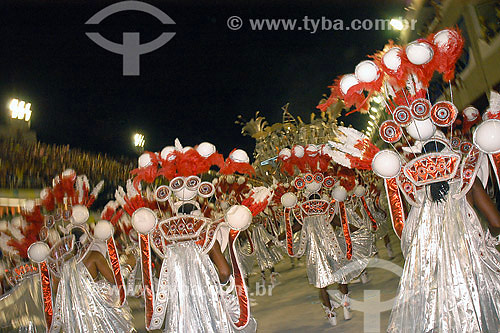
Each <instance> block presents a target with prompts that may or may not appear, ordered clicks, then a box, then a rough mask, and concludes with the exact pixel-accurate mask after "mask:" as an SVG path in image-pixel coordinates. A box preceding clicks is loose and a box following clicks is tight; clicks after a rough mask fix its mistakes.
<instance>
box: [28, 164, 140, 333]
mask: <svg viewBox="0 0 500 333" xmlns="http://www.w3.org/2000/svg"><path fill="white" fill-rule="evenodd" d="M102 185H103V184H102V182H101V183H99V184H98V185H97V186H96V187H95V188H94V190H93V191H92V192H91V191H90V187H89V183H88V180H87V178H86V177H85V176H77V175H76V172H75V171H74V170H71V169H67V170H65V171H63V172H62V173H61V174H59V175H58V176H57V177H56V178H55V179H54V182H53V187H52V188H46V189H44V190H43V191H42V193H41V204H38V203H36V204H35V203H33V204H32V205H31V207H28V208H26V211H27V212H28V214H27V215H26V220H27V222H30V223H28V225H29V229H31V230H32V231H33V230H35V228H36V226H37V225H39V224H40V223H38V222H37V221H41V226H42V227H41V228H40V227H38V230H39V232H33V234H32V235H30V238H31V242H30V243H31V244H30V245H29V247H28V248H27V251H26V252H27V254H28V256H29V258H30V259H31V260H32V261H34V262H35V263H37V264H38V272H39V276H40V279H39V283H40V284H41V286H42V288H41V290H42V293H43V295H42V296H43V297H42V302H43V310H44V313H45V322H46V327H47V331H50V332H59V331H60V330H61V329H62V330H63V331H64V332H99V331H120V332H133V331H135V330H134V328H133V326H132V324H131V321H132V317H131V315H130V312H129V310H128V308H127V306H126V304H125V300H126V299H125V297H126V294H125V290H124V288H123V275H122V273H125V272H123V271H124V270H122V269H121V267H120V263H119V253H118V251H117V248H116V245H115V242H114V240H113V228H112V226H111V224H109V223H108V222H107V221H100V222H98V223H97V224H96V226H95V228H94V233H93V235H92V234H91V233H90V228H89V225H88V224H87V221H88V218H89V210H88V207H90V206H91V205H92V204H93V202H94V201H95V199H96V198H97V195H98V193H99V191H100V189H101V188H102ZM42 213H44V214H42ZM58 231H61V232H62V233H63V234H62V236H63V237H62V238H60V239H59V240H55V239H54V237H52V239H53V240H52V241H54V242H55V244H53V245H52V247H51V248H50V247H49V245H48V243H49V241H50V240H51V237H50V235H51V234H53V233H57V232H58ZM58 236H59V235H58ZM57 238H59V237H57ZM94 240H96V241H94ZM97 240H100V242H102V243H103V244H105V245H104V248H105V249H104V250H103V252H104V254H105V255H109V259H110V261H111V264H112V266H113V269H111V268H110V267H109V265H108V262H107V259H106V258H105V257H104V256H103V254H102V253H101V252H100V251H101V249H100V248H101V246H99V245H96V244H97ZM33 241H34V242H33ZM131 261H132V262H133V258H131ZM99 276H102V277H103V278H104V279H102V280H99V281H94V280H95V279H97V278H98V277H99ZM105 280H107V281H105ZM115 285H116V286H115ZM53 299H54V301H53Z"/></svg>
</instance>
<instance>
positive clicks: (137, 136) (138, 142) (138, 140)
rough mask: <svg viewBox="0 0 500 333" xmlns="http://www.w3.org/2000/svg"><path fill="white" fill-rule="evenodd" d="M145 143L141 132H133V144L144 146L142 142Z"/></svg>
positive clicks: (139, 146)
mask: <svg viewBox="0 0 500 333" xmlns="http://www.w3.org/2000/svg"><path fill="white" fill-rule="evenodd" d="M145 143H146V139H145V138H144V135H142V134H141V133H135V134H134V146H135V147H138V148H144V144H145Z"/></svg>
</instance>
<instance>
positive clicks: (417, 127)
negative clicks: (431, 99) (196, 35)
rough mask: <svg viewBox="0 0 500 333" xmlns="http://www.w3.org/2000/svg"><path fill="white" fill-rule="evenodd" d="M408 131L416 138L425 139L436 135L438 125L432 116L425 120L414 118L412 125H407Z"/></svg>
mask: <svg viewBox="0 0 500 333" xmlns="http://www.w3.org/2000/svg"><path fill="white" fill-rule="evenodd" d="M406 132H407V133H408V134H409V135H410V136H411V137H412V138H414V139H415V140H418V141H425V140H429V139H430V138H432V137H433V136H434V133H436V125H434V123H433V122H432V120H431V118H427V119H424V120H417V119H414V120H413V121H412V122H411V123H410V125H408V126H407V127H406Z"/></svg>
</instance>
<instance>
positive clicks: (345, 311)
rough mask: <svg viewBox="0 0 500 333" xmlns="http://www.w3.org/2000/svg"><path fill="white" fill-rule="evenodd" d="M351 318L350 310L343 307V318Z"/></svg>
mask: <svg viewBox="0 0 500 333" xmlns="http://www.w3.org/2000/svg"><path fill="white" fill-rule="evenodd" d="M351 318H352V314H351V310H349V309H348V308H345V307H344V320H351Z"/></svg>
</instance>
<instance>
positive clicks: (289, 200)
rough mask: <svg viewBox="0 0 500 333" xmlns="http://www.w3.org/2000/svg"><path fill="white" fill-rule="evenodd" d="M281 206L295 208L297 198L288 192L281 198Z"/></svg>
mask: <svg viewBox="0 0 500 333" xmlns="http://www.w3.org/2000/svg"><path fill="white" fill-rule="evenodd" d="M281 204H282V205H283V207H285V208H292V207H295V205H296V204H297V196H296V195H295V194H294V193H292V192H287V193H285V194H283V195H282V196H281Z"/></svg>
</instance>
